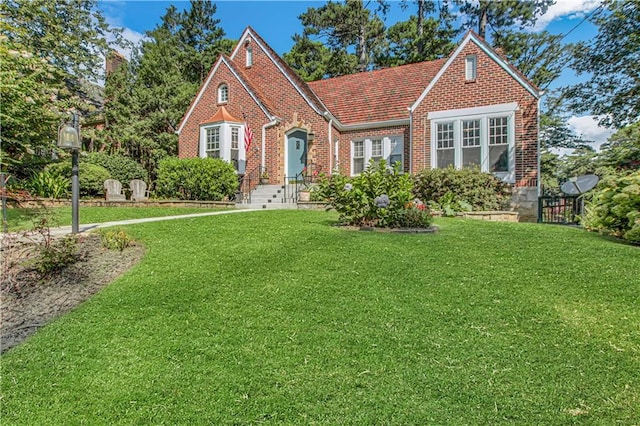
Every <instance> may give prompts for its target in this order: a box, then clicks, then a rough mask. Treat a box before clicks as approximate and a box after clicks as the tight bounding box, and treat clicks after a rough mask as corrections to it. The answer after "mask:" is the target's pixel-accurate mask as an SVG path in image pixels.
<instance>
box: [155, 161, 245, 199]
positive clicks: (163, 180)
mask: <svg viewBox="0 0 640 426" xmlns="http://www.w3.org/2000/svg"><path fill="white" fill-rule="evenodd" d="M237 189H238V175H237V174H236V171H235V169H234V168H233V165H231V164H230V163H227V162H226V161H223V160H220V159H217V158H183V159H179V158H167V159H164V160H162V161H161V162H160V164H159V166H158V180H157V181H156V194H157V195H158V196H159V197H165V198H177V199H179V200H206V201H222V200H224V199H225V198H228V197H231V196H232V195H233V194H234V193H235V192H236V190H237Z"/></svg>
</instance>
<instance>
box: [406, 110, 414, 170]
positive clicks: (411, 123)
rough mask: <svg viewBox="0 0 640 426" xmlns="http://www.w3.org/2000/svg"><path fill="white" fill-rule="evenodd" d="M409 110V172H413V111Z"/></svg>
mask: <svg viewBox="0 0 640 426" xmlns="http://www.w3.org/2000/svg"><path fill="white" fill-rule="evenodd" d="M407 109H408V110H409V174H412V173H413V111H412V110H411V107H409V108H407Z"/></svg>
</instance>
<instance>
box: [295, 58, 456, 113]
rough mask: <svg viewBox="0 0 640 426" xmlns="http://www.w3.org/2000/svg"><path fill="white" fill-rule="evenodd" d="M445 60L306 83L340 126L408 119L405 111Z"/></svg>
mask: <svg viewBox="0 0 640 426" xmlns="http://www.w3.org/2000/svg"><path fill="white" fill-rule="evenodd" d="M445 62H446V59H436V60H434V61H428V62H419V63H415V64H408V65H401V66H398V67H392V68H385V69H381V70H375V71H368V72H363V73H358V74H350V75H344V76H341V77H334V78H329V79H326V80H318V81H313V82H310V83H308V85H309V87H310V88H311V90H313V91H314V92H315V94H316V95H318V97H319V98H320V99H321V100H322V102H323V103H324V105H325V106H326V107H327V109H328V110H329V111H330V112H331V113H332V114H333V115H334V116H335V117H336V118H337V119H338V120H340V122H341V123H342V124H356V123H365V122H371V121H386V120H400V119H408V118H409V112H408V111H407V108H409V107H410V106H411V105H412V104H413V103H414V102H415V101H416V99H418V97H419V96H420V94H421V93H422V91H423V90H424V88H425V87H427V85H428V84H429V82H430V81H431V80H432V79H433V77H434V76H435V75H436V74H437V73H438V71H439V70H440V68H441V67H442V65H443V64H444V63H445Z"/></svg>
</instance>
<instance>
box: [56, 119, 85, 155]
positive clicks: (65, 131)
mask: <svg viewBox="0 0 640 426" xmlns="http://www.w3.org/2000/svg"><path fill="white" fill-rule="evenodd" d="M58 146H59V147H60V148H65V149H80V137H79V135H78V131H77V130H76V129H74V128H73V127H71V125H70V124H66V125H64V126H62V127H61V128H60V133H59V135H58Z"/></svg>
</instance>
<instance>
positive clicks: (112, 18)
mask: <svg viewBox="0 0 640 426" xmlns="http://www.w3.org/2000/svg"><path fill="white" fill-rule="evenodd" d="M123 3H124V2H122V1H117V0H116V1H109V2H101V3H100V9H101V11H102V14H103V16H104V18H105V20H106V21H107V24H109V26H110V27H114V28H122V37H123V38H124V39H125V40H127V41H129V42H130V43H131V44H132V45H134V46H135V45H139V44H140V42H141V41H142V40H144V39H145V35H144V34H142V33H139V32H137V31H135V30H132V29H131V28H127V27H125V26H124V25H122V20H123V17H122V13H123V10H124V8H123ZM107 41H109V42H113V41H115V36H114V35H113V34H107ZM118 49H119V50H121V51H120V53H122V54H123V55H124V56H125V57H126V58H127V59H131V48H121V47H119V48H118Z"/></svg>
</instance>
